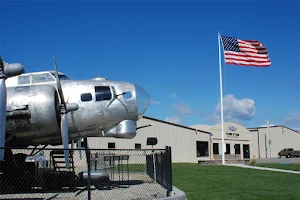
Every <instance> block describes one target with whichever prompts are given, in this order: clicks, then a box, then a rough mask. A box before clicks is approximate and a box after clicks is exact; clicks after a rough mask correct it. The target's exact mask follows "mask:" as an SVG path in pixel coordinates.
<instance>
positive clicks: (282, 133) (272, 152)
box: [252, 126, 300, 158]
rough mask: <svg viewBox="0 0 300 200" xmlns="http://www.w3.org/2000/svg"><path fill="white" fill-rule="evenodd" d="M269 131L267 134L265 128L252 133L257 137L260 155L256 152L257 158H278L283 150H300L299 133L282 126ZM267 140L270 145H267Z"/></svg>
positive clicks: (271, 128)
mask: <svg viewBox="0 0 300 200" xmlns="http://www.w3.org/2000/svg"><path fill="white" fill-rule="evenodd" d="M269 129H270V134H269V133H268V129H267V128H259V129H257V131H253V132H252V133H253V134H255V135H257V133H258V135H259V137H258V138H259V141H258V142H259V153H260V154H258V150H257V157H259V156H260V158H270V157H278V152H279V151H280V150H282V149H284V148H294V150H300V142H299V141H300V133H298V132H297V131H294V130H291V129H288V128H286V127H284V126H275V127H270V128H269ZM269 140H271V144H269ZM258 142H257V143H258ZM266 150H267V153H266ZM266 154H267V155H266Z"/></svg>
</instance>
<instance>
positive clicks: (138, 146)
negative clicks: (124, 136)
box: [134, 143, 142, 149]
mask: <svg viewBox="0 0 300 200" xmlns="http://www.w3.org/2000/svg"><path fill="white" fill-rule="evenodd" d="M134 148H135V149H141V148H142V145H141V144H139V143H135V145H134Z"/></svg>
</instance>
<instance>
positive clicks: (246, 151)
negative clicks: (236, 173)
mask: <svg viewBox="0 0 300 200" xmlns="http://www.w3.org/2000/svg"><path fill="white" fill-rule="evenodd" d="M243 153H244V159H245V158H250V146H249V144H243Z"/></svg>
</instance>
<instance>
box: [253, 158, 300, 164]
mask: <svg viewBox="0 0 300 200" xmlns="http://www.w3.org/2000/svg"><path fill="white" fill-rule="evenodd" d="M256 163H294V164H300V157H298V158H257V159H256Z"/></svg>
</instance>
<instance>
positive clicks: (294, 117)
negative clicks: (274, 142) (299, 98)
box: [283, 111, 300, 127]
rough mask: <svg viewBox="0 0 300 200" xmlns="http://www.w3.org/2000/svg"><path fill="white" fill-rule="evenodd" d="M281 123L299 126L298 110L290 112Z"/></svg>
mask: <svg viewBox="0 0 300 200" xmlns="http://www.w3.org/2000/svg"><path fill="white" fill-rule="evenodd" d="M283 123H284V124H285V125H286V126H291V127H300V113H299V112H296V111H294V112H290V113H289V114H288V115H287V116H286V117H285V118H284V120H283Z"/></svg>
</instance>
